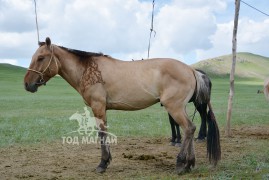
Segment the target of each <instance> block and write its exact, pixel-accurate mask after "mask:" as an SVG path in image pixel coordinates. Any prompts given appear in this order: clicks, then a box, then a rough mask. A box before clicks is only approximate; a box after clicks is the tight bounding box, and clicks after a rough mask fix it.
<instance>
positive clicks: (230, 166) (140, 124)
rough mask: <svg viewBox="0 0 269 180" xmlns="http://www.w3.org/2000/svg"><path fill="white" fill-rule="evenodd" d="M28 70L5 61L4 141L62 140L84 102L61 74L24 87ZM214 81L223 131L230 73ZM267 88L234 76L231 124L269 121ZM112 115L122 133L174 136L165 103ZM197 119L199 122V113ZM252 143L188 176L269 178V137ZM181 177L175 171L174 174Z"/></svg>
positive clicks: (0, 74) (0, 117)
mask: <svg viewBox="0 0 269 180" xmlns="http://www.w3.org/2000/svg"><path fill="white" fill-rule="evenodd" d="M25 72H26V70H25V69H22V68H18V67H13V66H7V65H4V66H3V65H0V147H9V146H11V145H20V146H23V145H29V144H30V145H31V144H35V143H40V142H43V143H44V142H53V141H61V140H62V136H65V135H66V134H67V133H69V132H71V131H74V130H76V128H77V123H76V122H74V121H70V120H69V117H70V116H71V115H72V114H73V113H75V112H76V111H79V112H83V107H84V106H85V105H84V103H83V100H82V98H81V97H80V96H79V94H78V93H77V92H76V91H75V90H74V89H73V88H72V87H71V86H70V85H69V84H67V83H66V82H65V81H64V80H63V79H62V78H60V77H55V78H53V79H52V80H50V81H49V82H48V83H47V86H43V87H41V88H40V89H39V91H38V92H37V93H34V94H32V93H29V92H26V91H25V90H24V87H23V77H24V73H25ZM212 82H213V89H212V105H213V109H214V112H215V115H216V118H217V121H218V124H219V127H220V129H221V131H222V132H223V130H224V127H225V124H226V111H227V103H228V95H229V78H227V77H224V78H219V77H218V76H213V78H212ZM262 88H263V81H262V80H260V79H246V78H236V79H235V95H234V101H233V112H232V127H244V126H265V125H267V126H268V125H269V121H268V117H269V111H268V107H269V103H268V102H266V101H265V98H264V95H263V94H257V90H258V89H262ZM187 110H188V114H189V115H192V114H193V111H194V108H193V105H192V104H189V105H188V107H187ZM107 117H108V125H109V131H110V132H112V133H113V134H115V135H117V136H119V137H120V136H124V137H126V136H127V137H170V133H171V132H170V125H169V122H168V117H167V113H166V112H165V110H164V108H163V107H161V106H160V104H156V105H154V106H152V107H150V108H147V109H144V110H140V111H132V112H127V111H108V115H107ZM194 123H195V124H196V126H197V127H199V126H200V117H199V115H198V113H197V114H196V116H195V118H194ZM197 129H199V128H197ZM196 133H197V131H196ZM231 140H233V139H231ZM249 146H253V147H256V149H255V150H252V151H248V152H244V153H242V154H238V157H235V158H232V159H223V160H222V161H221V162H220V164H219V165H218V169H217V170H216V171H213V172H208V167H207V166H206V165H202V166H198V168H196V169H194V170H193V173H190V174H187V175H185V176H184V177H186V178H194V177H196V178H197V179H200V178H201V177H199V174H204V175H205V177H208V176H210V177H211V178H212V179H241V178H243V179H244V178H246V179H249V178H250V179H260V178H261V177H263V178H264V179H266V178H268V176H269V170H268V169H269V159H268V157H269V151H268V139H265V140H261V141H254V142H253V141H251V144H249ZM223 151H225V149H224V150H223ZM208 173H209V174H208ZM195 175H197V176H195ZM177 177H178V176H176V175H171V177H170V178H172V179H173V178H175V179H176V178H177ZM138 178H139V177H138ZM141 178H145V177H141ZM148 178H154V176H153V177H148ZM163 178H167V177H163ZM202 178H203V177H202ZM168 179H169V178H168Z"/></svg>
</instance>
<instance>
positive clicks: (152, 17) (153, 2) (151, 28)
mask: <svg viewBox="0 0 269 180" xmlns="http://www.w3.org/2000/svg"><path fill="white" fill-rule="evenodd" d="M154 6H155V0H152V14H151V27H150V34H149V45H148V58H149V52H150V46H151V34H152V32H153V31H154V36H155V35H156V31H155V30H154V29H153V19H154Z"/></svg>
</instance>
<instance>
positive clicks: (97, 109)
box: [92, 102, 112, 173]
mask: <svg viewBox="0 0 269 180" xmlns="http://www.w3.org/2000/svg"><path fill="white" fill-rule="evenodd" d="M92 111H93V114H94V116H95V118H97V119H96V121H99V123H100V125H99V127H100V131H99V138H100V144H101V153H102V155H101V162H100V164H99V165H98V167H97V168H96V172H98V173H103V172H105V171H106V169H107V167H108V165H109V163H110V161H111V160H112V156H111V153H110V148H109V144H108V143H107V142H106V138H107V128H106V125H107V122H106V107H105V104H103V103H98V102H97V103H93V104H92Z"/></svg>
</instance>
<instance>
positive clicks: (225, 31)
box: [197, 18, 269, 60]
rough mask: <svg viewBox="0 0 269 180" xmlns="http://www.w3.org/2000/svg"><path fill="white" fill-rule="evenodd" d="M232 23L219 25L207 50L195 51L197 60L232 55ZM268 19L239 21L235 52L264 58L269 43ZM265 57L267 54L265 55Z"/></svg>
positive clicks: (244, 19)
mask: <svg viewBox="0 0 269 180" xmlns="http://www.w3.org/2000/svg"><path fill="white" fill-rule="evenodd" d="M233 23H234V22H233V21H230V22H228V23H223V24H219V25H218V26H217V27H218V28H217V31H216V32H215V33H214V34H213V35H212V36H211V38H210V40H211V42H212V44H213V46H212V48H210V49H208V50H201V49H200V50H197V57H198V59H199V60H203V59H207V58H212V57H216V56H221V55H224V54H231V53H232V33H233ZM268 32H269V19H266V20H264V21H260V22H257V21H253V20H252V19H249V18H243V19H241V20H239V24H238V32H237V51H238V52H252V53H256V54H263V55H265V56H266V53H265V52H266V51H267V52H268V42H269V34H268ZM267 56H269V54H268V53H267Z"/></svg>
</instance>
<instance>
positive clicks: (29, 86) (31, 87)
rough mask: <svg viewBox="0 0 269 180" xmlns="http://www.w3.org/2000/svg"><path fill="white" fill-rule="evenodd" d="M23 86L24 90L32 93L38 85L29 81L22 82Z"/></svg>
mask: <svg viewBox="0 0 269 180" xmlns="http://www.w3.org/2000/svg"><path fill="white" fill-rule="evenodd" d="M24 88H25V90H26V91H29V92H32V93H34V92H36V91H37V89H38V85H36V83H31V84H28V83H24Z"/></svg>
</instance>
